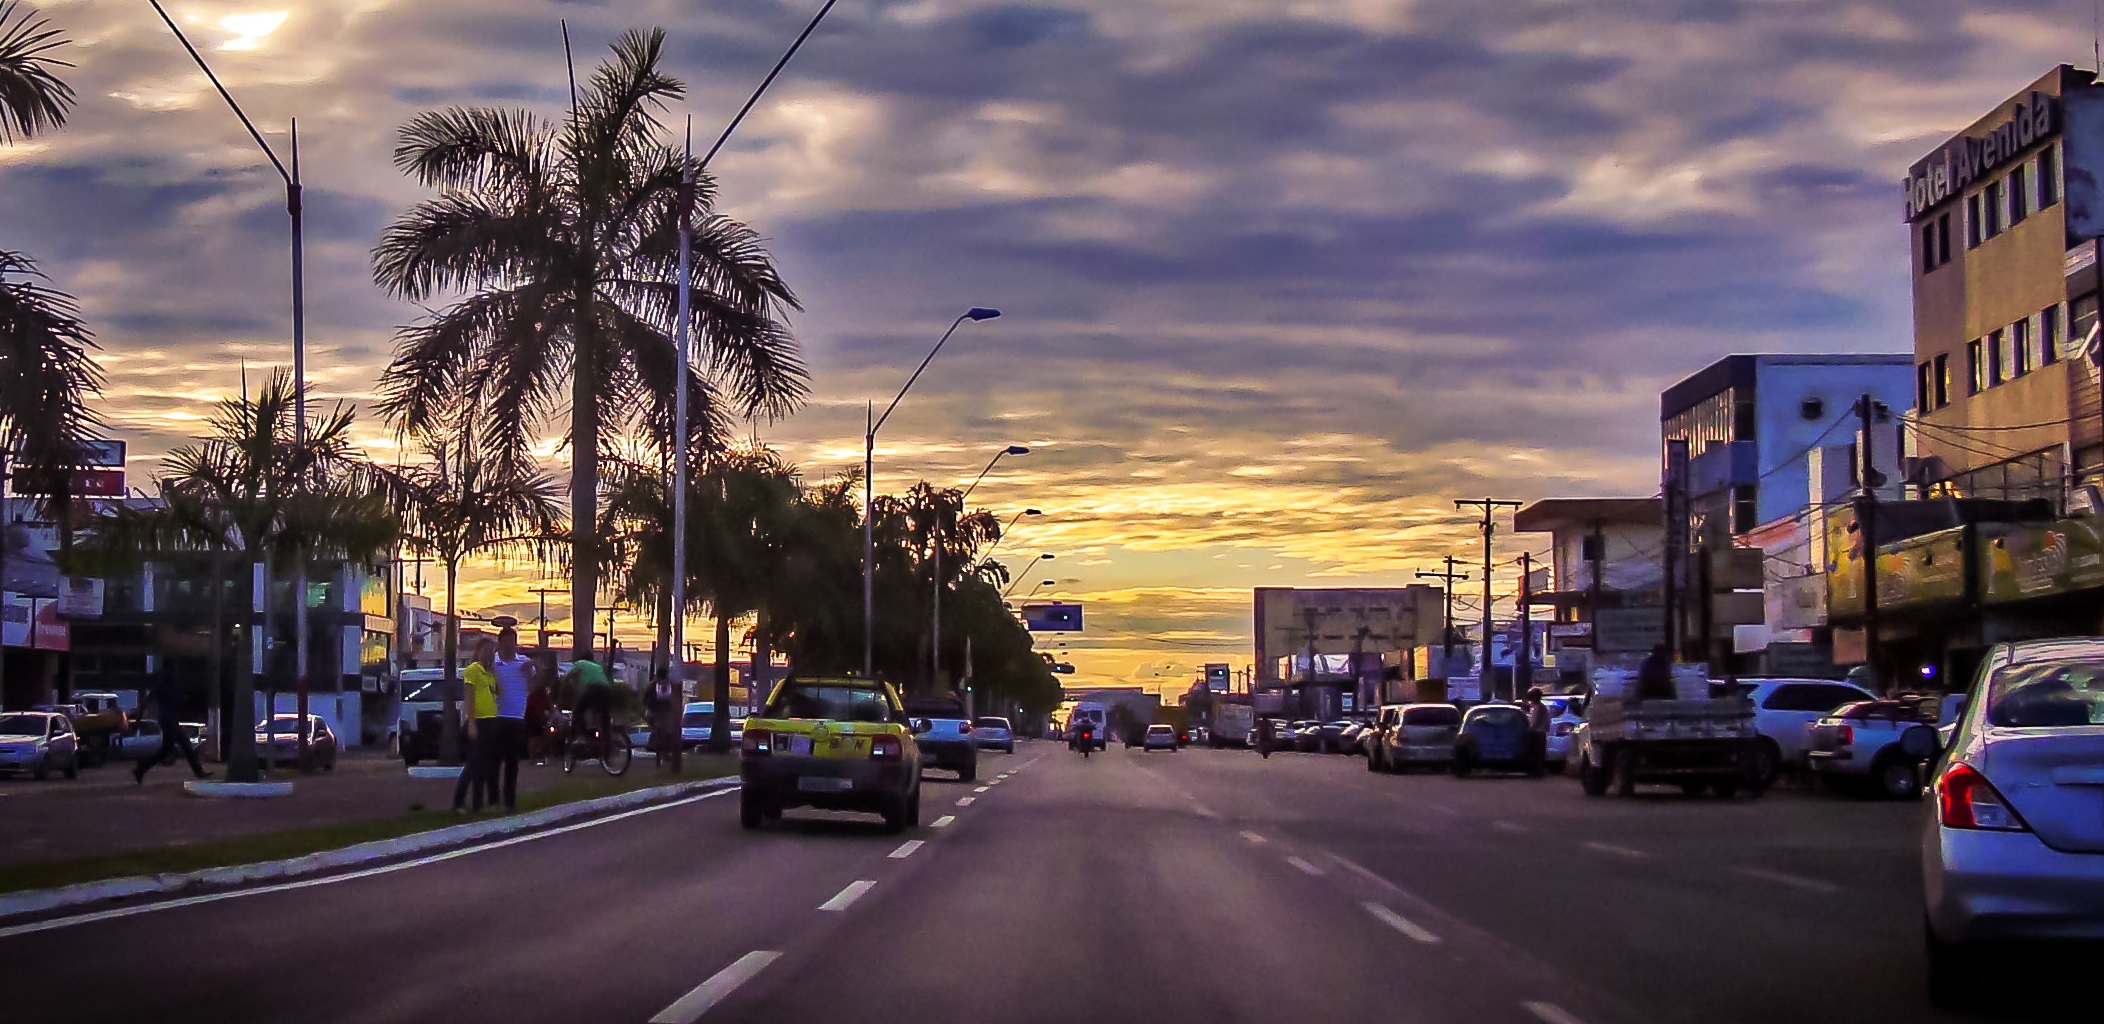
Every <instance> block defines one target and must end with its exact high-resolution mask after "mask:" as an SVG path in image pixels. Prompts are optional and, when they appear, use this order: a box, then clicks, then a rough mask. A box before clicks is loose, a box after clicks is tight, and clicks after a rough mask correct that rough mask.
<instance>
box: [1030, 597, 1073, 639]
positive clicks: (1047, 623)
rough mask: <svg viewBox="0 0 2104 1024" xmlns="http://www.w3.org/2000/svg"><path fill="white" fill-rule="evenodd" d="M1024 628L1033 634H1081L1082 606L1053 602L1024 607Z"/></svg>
mask: <svg viewBox="0 0 2104 1024" xmlns="http://www.w3.org/2000/svg"><path fill="white" fill-rule="evenodd" d="M1023 627H1024V628H1025V629H1028V630H1030V631H1031V632H1033V633H1079V632H1081V606H1080V605H1078V604H1073V603H1070V602H1066V601H1052V602H1048V603H1041V604H1026V605H1024V606H1023Z"/></svg>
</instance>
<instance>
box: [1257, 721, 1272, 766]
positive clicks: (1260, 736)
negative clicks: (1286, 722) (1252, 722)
mask: <svg viewBox="0 0 2104 1024" xmlns="http://www.w3.org/2000/svg"><path fill="white" fill-rule="evenodd" d="M1257 753H1259V754H1262V755H1263V756H1264V759H1265V760H1267V761H1268V760H1270V759H1271V719H1269V718H1259V719H1257Z"/></svg>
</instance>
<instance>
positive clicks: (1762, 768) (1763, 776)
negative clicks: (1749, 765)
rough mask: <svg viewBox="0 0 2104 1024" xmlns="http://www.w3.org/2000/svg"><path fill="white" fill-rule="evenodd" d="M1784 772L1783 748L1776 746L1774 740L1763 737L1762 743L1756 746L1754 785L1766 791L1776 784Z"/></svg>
mask: <svg viewBox="0 0 2104 1024" xmlns="http://www.w3.org/2000/svg"><path fill="white" fill-rule="evenodd" d="M1782 770H1783V750H1782V748H1781V747H1778V746H1776V745H1775V741H1774V740H1771V739H1768V738H1767V737H1762V738H1761V741H1760V742H1759V743H1757V744H1755V745H1754V753H1753V772H1752V774H1753V784H1754V785H1755V786H1758V787H1760V788H1762V789H1766V788H1768V787H1769V786H1772V785H1774V784H1775V777H1776V776H1777V775H1780V774H1781V773H1782Z"/></svg>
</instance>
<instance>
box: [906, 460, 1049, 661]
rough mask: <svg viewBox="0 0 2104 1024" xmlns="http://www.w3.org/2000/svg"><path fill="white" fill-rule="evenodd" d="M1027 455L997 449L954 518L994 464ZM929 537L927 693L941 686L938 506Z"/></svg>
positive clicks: (940, 587) (965, 490) (941, 536)
mask: <svg viewBox="0 0 2104 1024" xmlns="http://www.w3.org/2000/svg"><path fill="white" fill-rule="evenodd" d="M1028 454H1030V449H1028V448H1025V447H1023V446H1022V445H1019V444H1012V445H1009V446H1008V447H1006V448H1003V449H1001V450H1000V451H997V452H995V453H994V457H993V458H991V459H988V460H986V468H985V469H982V470H980V471H979V475H978V476H977V477H974V478H973V479H972V485H971V486H970V487H967V488H965V489H964V496H963V497H961V498H958V499H957V514H958V515H960V516H961V515H963V514H964V510H965V508H966V507H967V506H966V504H965V503H966V502H968V501H970V500H971V497H972V492H973V491H976V490H978V489H979V482H980V481H981V480H984V479H986V474H988V473H991V472H993V471H994V463H997V462H999V461H1001V459H1002V458H1003V457H1004V456H1009V455H1028ZM929 533H930V538H929V539H930V540H932V541H933V542H934V543H933V544H932V547H933V548H934V549H935V553H934V559H935V561H934V566H935V571H934V572H933V573H930V574H929V582H930V584H931V589H932V590H933V592H934V599H933V600H932V601H930V602H929V605H928V607H929V612H928V688H929V689H930V690H932V689H934V688H935V687H936V686H938V685H940V684H941V682H942V538H943V529H942V508H941V506H939V505H938V506H937V507H936V509H935V525H934V527H933V529H931V530H930V531H929Z"/></svg>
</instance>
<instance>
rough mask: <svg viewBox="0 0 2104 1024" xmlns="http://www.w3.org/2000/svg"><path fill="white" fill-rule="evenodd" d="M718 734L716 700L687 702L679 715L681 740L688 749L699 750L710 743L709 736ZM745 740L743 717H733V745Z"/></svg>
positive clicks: (682, 744)
mask: <svg viewBox="0 0 2104 1024" xmlns="http://www.w3.org/2000/svg"><path fill="white" fill-rule="evenodd" d="M715 734H716V702H715V701H711V700H697V701H689V702H687V706H686V708H685V709H684V710H682V711H681V712H680V716H679V742H680V745H681V746H683V747H685V748H687V749H688V750H699V749H701V748H702V747H705V746H708V745H709V737H711V736H714V735H715ZM744 740H745V723H744V720H743V719H739V718H735V717H734V718H732V719H731V746H732V747H736V746H737V745H738V744H740V743H742V742H744Z"/></svg>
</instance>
